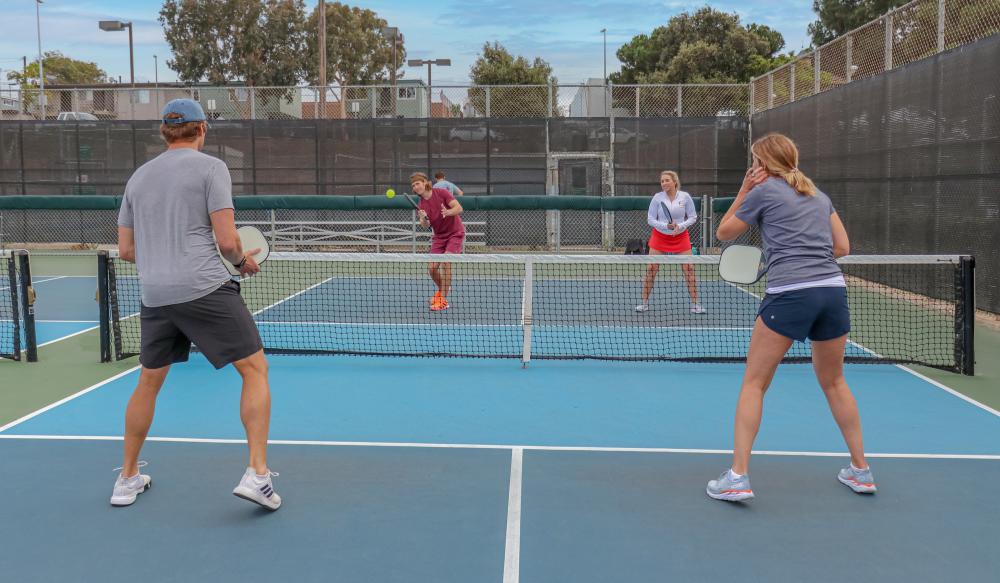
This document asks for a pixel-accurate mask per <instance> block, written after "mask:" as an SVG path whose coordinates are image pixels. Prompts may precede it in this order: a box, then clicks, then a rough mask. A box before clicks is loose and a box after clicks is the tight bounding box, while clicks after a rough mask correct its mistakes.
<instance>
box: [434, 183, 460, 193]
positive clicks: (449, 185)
mask: <svg viewBox="0 0 1000 583" xmlns="http://www.w3.org/2000/svg"><path fill="white" fill-rule="evenodd" d="M434 188H443V189H445V190H447V191H448V192H450V193H451V195H452V196H458V187H457V186H455V185H454V184H453V183H451V182H449V181H447V180H438V181H437V182H435V183H434Z"/></svg>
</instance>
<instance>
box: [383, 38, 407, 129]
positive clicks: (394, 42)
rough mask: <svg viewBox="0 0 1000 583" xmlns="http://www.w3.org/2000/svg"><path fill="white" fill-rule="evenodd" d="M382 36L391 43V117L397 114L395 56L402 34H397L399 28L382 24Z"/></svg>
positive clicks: (401, 40) (397, 66) (397, 96)
mask: <svg viewBox="0 0 1000 583" xmlns="http://www.w3.org/2000/svg"><path fill="white" fill-rule="evenodd" d="M381 33H382V38H385V39H389V42H391V43H392V69H391V70H390V71H389V83H390V84H391V85H392V117H396V116H397V115H399V111H398V110H397V107H396V105H397V101H396V100H397V99H398V98H399V89H397V88H396V69H398V68H399V64H398V63H399V60H398V58H397V54H398V52H397V51H398V50H399V44H400V43H401V42H403V35H401V34H399V28H397V27H395V26H383V27H382V30H381Z"/></svg>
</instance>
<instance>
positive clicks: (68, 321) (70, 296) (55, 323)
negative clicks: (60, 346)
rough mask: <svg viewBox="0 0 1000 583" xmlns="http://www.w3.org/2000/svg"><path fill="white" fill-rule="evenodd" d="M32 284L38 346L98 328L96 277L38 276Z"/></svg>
mask: <svg viewBox="0 0 1000 583" xmlns="http://www.w3.org/2000/svg"><path fill="white" fill-rule="evenodd" d="M31 284H32V286H33V287H34V288H35V294H36V299H35V337H36V339H37V342H38V345H39V346H43V345H45V344H50V343H52V342H57V341H59V340H61V339H64V338H67V337H70V336H73V335H76V334H79V333H81V332H84V331H86V330H93V329H95V328H96V327H97V325H98V315H99V309H98V305H97V301H96V298H95V293H96V292H97V278H96V277H87V276H65V275H60V276H51V275H49V276H39V277H35V278H33V279H32V282H31ZM22 340H23V332H22ZM22 346H23V344H22Z"/></svg>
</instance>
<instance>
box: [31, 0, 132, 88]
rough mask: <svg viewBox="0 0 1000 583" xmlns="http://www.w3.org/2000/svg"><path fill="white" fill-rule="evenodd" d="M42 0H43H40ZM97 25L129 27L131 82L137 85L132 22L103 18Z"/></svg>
mask: <svg viewBox="0 0 1000 583" xmlns="http://www.w3.org/2000/svg"><path fill="white" fill-rule="evenodd" d="M39 1H41V0H39ZM97 26H99V27H100V28H101V30H103V31H105V32H117V31H120V30H125V29H126V28H127V29H128V69H129V82H130V83H132V87H133V88H134V87H135V51H134V50H133V48H132V23H131V22H122V21H120V20H101V21H100V22H98V23H97Z"/></svg>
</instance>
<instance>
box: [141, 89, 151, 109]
mask: <svg viewBox="0 0 1000 583" xmlns="http://www.w3.org/2000/svg"><path fill="white" fill-rule="evenodd" d="M149 101H150V100H149V90H148V89H142V90H140V91H139V103H140V104H142V105H149Z"/></svg>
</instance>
